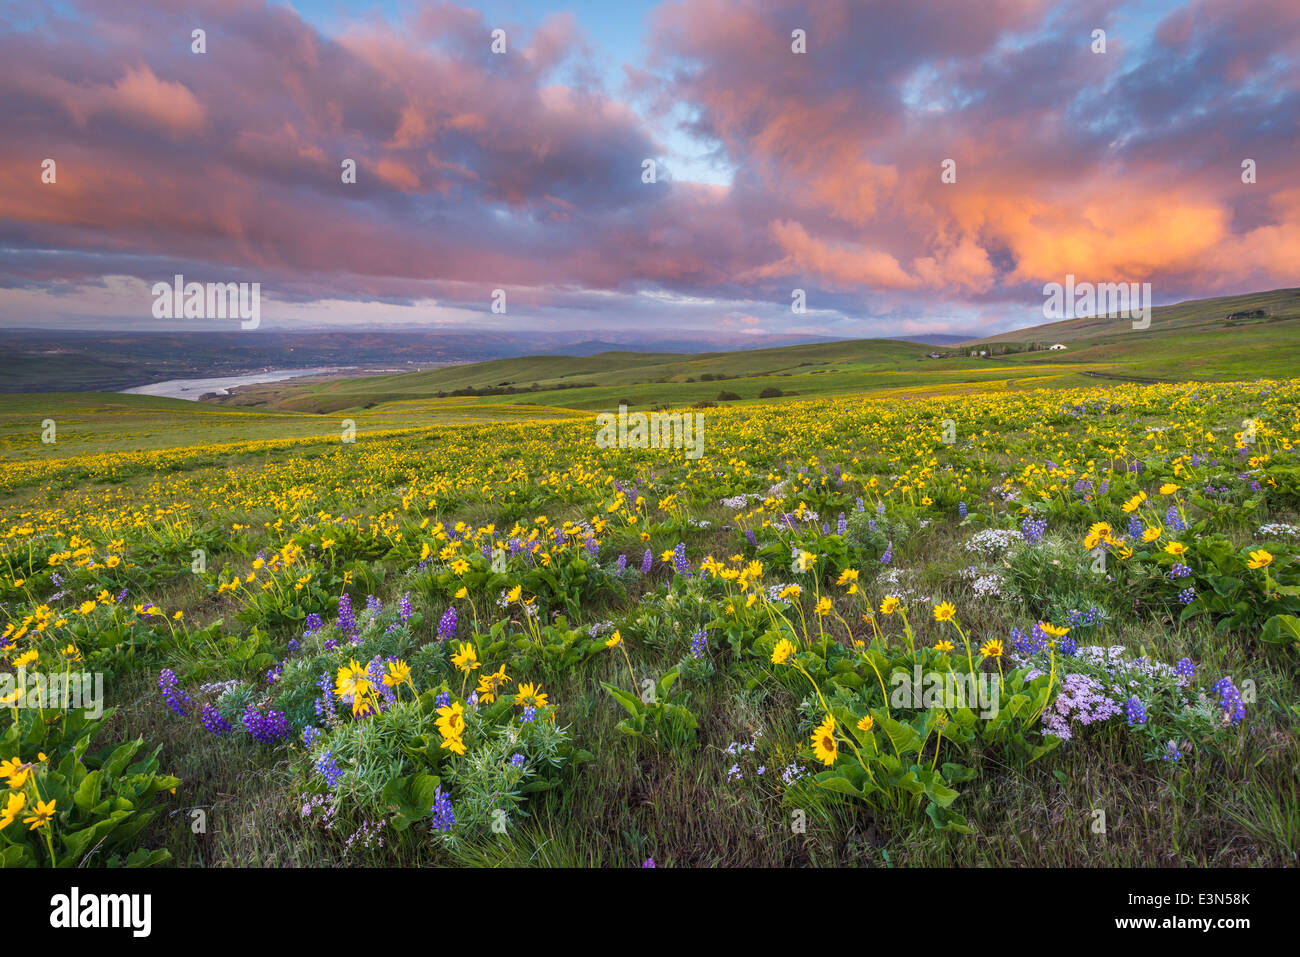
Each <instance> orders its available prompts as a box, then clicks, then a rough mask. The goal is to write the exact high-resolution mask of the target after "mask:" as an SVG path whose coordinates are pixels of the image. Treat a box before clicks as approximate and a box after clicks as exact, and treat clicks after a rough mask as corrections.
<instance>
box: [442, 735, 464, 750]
mask: <svg viewBox="0 0 1300 957" xmlns="http://www.w3.org/2000/svg"><path fill="white" fill-rule="evenodd" d="M440 747H442V748H443V749H445V750H447V751H450V752H451V753H452V754H464V753H465V750H466V748H465V742H464V741H463V740H461V738H460V737H459V736H454V737H449V738H443V739H442V744H441V745H440Z"/></svg>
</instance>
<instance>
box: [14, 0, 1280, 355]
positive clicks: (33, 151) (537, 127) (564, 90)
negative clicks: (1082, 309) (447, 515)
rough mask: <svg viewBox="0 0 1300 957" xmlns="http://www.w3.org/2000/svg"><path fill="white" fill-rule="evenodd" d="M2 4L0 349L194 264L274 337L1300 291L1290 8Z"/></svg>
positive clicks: (890, 0)
mask: <svg viewBox="0 0 1300 957" xmlns="http://www.w3.org/2000/svg"><path fill="white" fill-rule="evenodd" d="M0 9H3V14H2V15H0V123H2V124H3V130H4V133H3V136H0V246H2V247H3V250H4V254H3V257H0V323H3V324H4V325H7V326H24V327H43V328H51V327H55V326H58V325H77V326H80V327H82V328H133V327H141V328H149V327H150V326H149V325H148V323H147V320H149V319H150V307H151V304H152V297H151V295H150V287H151V286H152V284H153V283H155V282H158V281H160V280H163V281H170V280H171V277H172V276H173V275H174V274H176V273H180V274H183V275H184V276H185V277H186V279H187V280H197V281H232V280H243V281H249V282H254V281H256V282H261V283H262V296H263V305H262V315H263V328H273V327H280V328H283V327H285V326H286V325H287V324H290V323H297V324H300V325H307V324H319V323H368V324H399V323H400V324H412V323H417V324H421V325H423V326H424V327H428V328H437V327H447V328H466V327H483V328H491V329H493V330H496V331H503V330H508V329H511V328H518V329H533V330H547V329H554V330H557V331H558V330H566V331H567V330H579V329H584V330H596V329H603V328H621V329H624V330H631V331H647V332H650V331H653V332H656V333H661V334H671V335H678V334H689V333H690V332H692V331H696V332H705V331H707V332H710V333H717V332H721V331H727V330H730V331H732V332H735V333H743V332H752V333H772V334H782V333H800V334H818V335H830V336H843V337H850V336H851V337H864V336H874V335H913V334H920V333H927V332H929V333H933V332H958V333H964V332H971V333H973V334H974V333H981V332H988V331H994V330H997V329H1005V328H1010V327H1014V326H1022V325H1029V324H1032V323H1034V322H1041V321H1042V316H1041V307H1042V302H1043V294H1042V287H1043V284H1044V283H1047V282H1054V281H1063V280H1064V277H1065V275H1066V274H1067V273H1072V274H1074V275H1076V276H1077V277H1078V278H1079V279H1080V280H1092V281H1099V282H1120V281H1126V282H1150V283H1151V284H1152V288H1153V291H1154V296H1155V300H1156V302H1157V303H1167V302H1176V301H1179V300H1183V299H1189V298H1200V297H1204V296H1213V295H1227V294H1232V293H1240V292H1249V291H1254V290H1260V289H1272V288H1277V287H1281V286H1295V285H1300V7H1298V6H1297V3H1296V0H1195V2H1190V3H1182V4H1178V3H1172V2H1134V3H1126V2H1109V0H897V2H894V0H880V2H867V0H808V2H789V0H685V2H672V0H668V2H657V3H656V2H649V0H571V2H564V0H555V2H543V0H538V2H522V0H520V2H505V0H485V2H482V3H469V2H465V3H408V2H398V0H393V2H387V0H382V2H344V0H293V2H279V3H276V2H270V3H268V2H263V0H189V2H170V0H131V2H129V3H128V2H107V0H101V2H86V3H77V2H59V0H55V2H48V3H42V4H31V3H28V2H22V3H2V4H0ZM195 29H202V30H204V31H205V32H206V51H207V52H206V53H203V54H196V53H193V52H191V42H192V41H191V33H192V31H193V30H195ZM494 29H503V30H505V31H506V41H507V51H506V52H505V53H504V54H494V53H493V52H492V51H491V49H490V44H491V33H492V31H493V30H494ZM796 29H801V30H804V31H806V36H807V52H806V53H803V54H797V53H794V52H792V50H791V33H792V31H794V30H796ZM1097 29H1102V30H1105V33H1106V52H1105V53H1095V52H1093V50H1092V46H1093V40H1092V35H1093V31H1094V30H1097ZM47 158H52V159H54V160H55V162H56V170H57V175H56V181H55V182H54V183H45V182H42V175H41V174H42V162H43V160H45V159H47ZM349 158H350V159H354V160H355V161H356V164H357V182H356V183H355V184H351V183H343V182H342V181H341V179H342V177H341V175H340V164H341V163H342V162H343V161H344V160H345V159H349ZM646 159H653V160H655V162H656V164H657V174H658V175H657V182H655V183H652V184H648V183H644V182H643V181H642V170H643V161H644V160H646ZM947 159H951V160H953V161H954V162H955V169H956V182H955V183H944V182H941V177H940V174H941V164H943V162H944V161H945V160H947ZM1244 159H1253V160H1254V161H1255V164H1256V169H1257V174H1256V175H1257V182H1255V183H1253V184H1248V183H1243V182H1242V175H1241V174H1242V161H1243V160H1244ZM496 288H503V289H505V290H506V293H507V302H508V313H507V315H506V316H499V315H493V314H492V313H491V312H490V310H489V306H490V300H491V295H492V290H493V289H496ZM795 288H802V289H804V290H806V293H807V301H808V311H807V313H806V314H803V315H794V314H792V312H791V309H790V303H791V290H792V289H795ZM193 323H194V321H193V320H191V321H190V324H189V326H185V325H184V323H180V324H178V325H177V326H176V327H177V328H181V327H186V328H190V327H193ZM223 328H224V327H223Z"/></svg>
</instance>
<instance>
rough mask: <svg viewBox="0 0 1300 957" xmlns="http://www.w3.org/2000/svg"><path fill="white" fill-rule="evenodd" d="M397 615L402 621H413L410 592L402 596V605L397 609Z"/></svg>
mask: <svg viewBox="0 0 1300 957" xmlns="http://www.w3.org/2000/svg"><path fill="white" fill-rule="evenodd" d="M397 615H398V617H399V618H401V619H402V621H410V620H411V593H410V592H409V591H408V592H407V593H406V594H404V595H403V596H402V603H401V604H400V605H398V607H397Z"/></svg>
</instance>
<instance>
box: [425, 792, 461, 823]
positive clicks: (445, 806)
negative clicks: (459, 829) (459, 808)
mask: <svg viewBox="0 0 1300 957" xmlns="http://www.w3.org/2000/svg"><path fill="white" fill-rule="evenodd" d="M429 813H430V814H432V815H433V822H432V827H433V829H434V830H435V831H450V830H451V827H452V825H453V824H455V823H456V814H455V812H454V811H453V810H452V807H451V798H450V797H449V796H448V795H447V794H446V793H445V792H444V791H443V790H442V786H441V785H439V786H438V787H436V788H434V790H433V807H431V808H429Z"/></svg>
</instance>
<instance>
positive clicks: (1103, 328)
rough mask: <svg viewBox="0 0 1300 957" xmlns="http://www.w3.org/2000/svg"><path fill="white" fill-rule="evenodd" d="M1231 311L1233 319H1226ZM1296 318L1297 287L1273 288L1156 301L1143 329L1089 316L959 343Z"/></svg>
mask: <svg viewBox="0 0 1300 957" xmlns="http://www.w3.org/2000/svg"><path fill="white" fill-rule="evenodd" d="M1256 313H1260V315H1256ZM1230 316H1232V317H1236V318H1229V317H1230ZM1294 319H1300V289H1274V290H1272V291H1271V292H1254V293H1247V294H1246V295H1241V296H1220V297H1218V298H1216V299H1193V300H1189V301H1188V302H1180V303H1176V304H1174V305H1170V306H1156V307H1155V308H1154V309H1152V310H1151V327H1150V328H1149V329H1147V330H1135V329H1133V327H1132V323H1131V321H1130V320H1127V319H1112V318H1106V317H1104V316H1088V317H1085V318H1082V319H1065V320H1062V321H1060V322H1049V323H1044V324H1042V325H1037V326H1030V327H1029V328H1027V329H1016V330H1013V331H1011V332H1001V333H998V334H997V335H993V336H985V337H984V338H981V339H972V340H970V341H969V342H965V343H962V344H961V345H960V346H959V347H958V348H965V349H972V348H979V347H980V346H983V345H988V344H991V343H1016V344H1024V343H1028V342H1038V343H1041V344H1043V345H1044V346H1049V345H1051V344H1053V343H1057V342H1060V343H1065V344H1066V345H1069V344H1070V343H1072V342H1079V341H1080V340H1084V339H1107V340H1114V341H1116V342H1123V341H1127V339H1128V337H1129V336H1130V334H1139V335H1159V334H1161V333H1169V332H1175V333H1186V334H1201V333H1213V332H1218V333H1225V332H1235V331H1239V330H1243V329H1254V328H1256V327H1260V326H1265V327H1267V326H1269V325H1272V324H1275V323H1279V322H1287V321H1290V320H1294Z"/></svg>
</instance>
